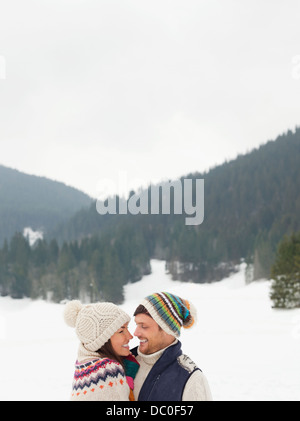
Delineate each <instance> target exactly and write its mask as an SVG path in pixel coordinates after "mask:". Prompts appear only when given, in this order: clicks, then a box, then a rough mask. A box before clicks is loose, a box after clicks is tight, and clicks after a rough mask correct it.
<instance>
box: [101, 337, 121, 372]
mask: <svg viewBox="0 0 300 421" xmlns="http://www.w3.org/2000/svg"><path fill="white" fill-rule="evenodd" d="M97 352H98V354H99V355H100V357H102V358H109V359H110V360H114V361H117V362H118V363H120V364H121V365H122V367H123V368H125V367H124V362H123V359H122V357H121V356H120V355H118V354H116V352H115V350H114V349H113V347H112V344H111V340H110V339H109V340H108V342H106V343H105V344H104V345H103V346H102V347H101V348H100V349H98V351H97Z"/></svg>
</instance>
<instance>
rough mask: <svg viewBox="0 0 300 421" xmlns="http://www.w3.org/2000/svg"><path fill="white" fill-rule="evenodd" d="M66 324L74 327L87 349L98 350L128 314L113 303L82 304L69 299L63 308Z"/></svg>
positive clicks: (127, 319)
mask: <svg viewBox="0 0 300 421" xmlns="http://www.w3.org/2000/svg"><path fill="white" fill-rule="evenodd" d="M64 319H65V322H66V323H67V325H68V326H70V327H75V328H76V334H77V336H78V339H79V340H80V342H81V343H82V344H83V346H84V348H85V349H87V350H88V351H92V352H95V351H98V349H100V348H101V347H102V346H103V345H104V344H105V343H106V342H107V341H108V340H109V339H110V337H111V336H112V335H113V334H114V333H116V331H117V330H118V329H120V327H122V326H123V325H124V324H125V323H127V322H129V321H130V316H129V315H128V314H127V313H125V311H123V310H121V309H120V308H119V307H118V306H116V305H115V304H113V303H95V304H87V305H83V304H81V302H80V301H78V300H73V301H70V302H69V303H67V304H66V306H65V309H64Z"/></svg>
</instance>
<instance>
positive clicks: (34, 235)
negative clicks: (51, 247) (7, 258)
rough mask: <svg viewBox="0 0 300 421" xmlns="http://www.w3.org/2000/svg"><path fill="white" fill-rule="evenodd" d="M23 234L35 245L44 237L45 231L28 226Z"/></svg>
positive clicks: (31, 244)
mask: <svg viewBox="0 0 300 421" xmlns="http://www.w3.org/2000/svg"><path fill="white" fill-rule="evenodd" d="M23 236H24V237H25V238H27V239H28V242H29V245H30V246H33V245H34V244H35V243H36V242H37V241H38V240H42V239H43V232H42V231H34V230H33V229H32V228H30V227H27V228H24V230H23Z"/></svg>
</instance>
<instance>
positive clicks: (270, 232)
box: [0, 128, 300, 303]
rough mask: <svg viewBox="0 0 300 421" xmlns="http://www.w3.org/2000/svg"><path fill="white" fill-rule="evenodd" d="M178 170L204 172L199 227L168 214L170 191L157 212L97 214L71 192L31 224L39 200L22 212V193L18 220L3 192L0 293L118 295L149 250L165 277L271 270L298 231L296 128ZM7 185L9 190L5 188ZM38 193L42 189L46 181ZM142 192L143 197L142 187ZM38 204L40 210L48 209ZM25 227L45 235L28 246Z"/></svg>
mask: <svg viewBox="0 0 300 421" xmlns="http://www.w3.org/2000/svg"><path fill="white" fill-rule="evenodd" d="M0 168H1V167H0ZM0 175H1V174H0ZM18 176H21V175H20V174H18ZM186 178H189V179H192V180H193V182H194V185H195V181H196V180H197V179H204V192H205V195H204V208H205V215H204V221H203V223H202V224H200V225H195V226H187V225H185V222H184V221H185V216H186V215H184V214H182V215H177V214H175V212H174V211H173V205H174V200H175V197H174V195H173V194H172V191H171V195H170V200H171V212H170V214H163V213H162V212H160V213H159V214H157V215H151V214H148V215H142V214H138V215H130V214H128V215H119V214H116V215H109V214H106V215H100V214H99V213H98V212H97V209H96V203H95V200H91V199H90V198H87V197H83V196H81V197H80V200H78V196H77V194H78V192H76V196H77V197H76V199H75V202H76V203H75V202H74V201H73V202H72V204H71V206H70V204H69V208H68V211H66V210H64V211H63V214H64V218H62V217H57V218H56V217H54V218H50V219H51V224H50V223H47V222H45V223H44V225H43V224H42V225H41V223H40V225H37V224H35V225H33V223H32V224H31V221H33V220H34V215H35V213H34V212H35V211H36V209H37V208H38V205H37V204H35V205H34V202H30V203H31V205H32V208H30V209H29V210H28V206H29V205H28V201H27V202H26V201H25V202H26V206H25V205H24V208H22V203H19V207H18V212H19V215H23V219H22V221H21V223H19V225H17V224H16V223H15V221H14V220H13V217H12V215H14V211H13V207H11V208H9V201H6V199H5V196H2V198H3V200H4V201H5V206H4V205H3V204H2V206H0V213H1V211H2V213H1V225H0V228H1V226H2V231H0V240H1V247H2V248H0V293H1V295H11V296H12V297H15V298H21V297H23V296H30V297H33V298H37V297H42V298H45V299H51V300H53V301H56V302H59V301H61V300H64V299H72V298H77V297H78V298H81V299H83V300H85V301H90V300H92V301H95V300H103V299H104V300H110V301H113V302H116V303H121V302H122V300H123V286H124V285H125V284H126V283H128V282H135V281H137V280H139V279H140V278H141V277H142V276H143V275H145V274H147V273H150V271H151V267H150V260H151V259H152V258H158V259H163V260H165V261H166V265H167V269H168V270H169V272H170V273H171V274H172V275H173V278H174V279H180V280H183V281H193V282H213V281H218V280H220V279H222V278H223V277H224V276H226V275H228V274H229V273H231V272H233V271H234V270H235V269H236V266H237V264H239V263H240V261H241V259H244V260H245V261H246V262H247V264H248V267H249V268H251V271H249V272H251V273H252V275H251V279H250V280H251V281H253V280H256V279H260V278H270V277H271V268H272V266H273V264H274V261H275V259H276V256H277V251H278V247H279V244H280V243H281V241H282V239H283V238H284V236H291V235H293V234H294V233H297V232H298V231H300V218H299V215H300V128H296V129H295V130H294V131H291V130H289V131H288V132H286V133H284V134H282V135H280V136H278V137H277V139H275V140H270V141H268V142H267V143H265V144H263V145H261V146H260V147H259V148H257V149H254V150H252V151H251V152H249V153H247V154H245V155H240V156H238V157H237V158H236V159H233V160H231V161H229V162H224V163H223V164H222V165H218V166H216V167H214V168H211V169H210V170H208V171H207V172H204V173H192V174H187V175H185V176H183V177H182V180H184V179H186ZM4 179H5V177H4V178H2V179H1V181H0V184H1V183H2V184H5V183H4V181H5V180H4ZM3 180H4V181H3ZM26 188H27V187H26V186H25V187H23V194H24V195H25V196H26V194H27V193H26V192H27V190H26ZM60 188H62V186H60ZM2 190H3V189H2ZM7 191H9V197H11V198H12V197H14V189H13V188H12V187H11V188H10V189H8V190H7ZM62 191H63V190H62ZM72 193H74V191H73V192H72ZM133 194H135V192H131V193H130V195H129V197H128V200H129V199H130V197H131V196H132V195H133ZM43 195H44V196H43V197H45V196H47V188H45V186H44V192H43ZM62 195H63V193H62ZM36 196H37V197H38V196H39V193H38V192H36ZM41 197H42V196H41ZM148 197H149V202H151V195H150V186H149V189H148ZM73 199H74V197H73ZM73 199H72V200H73ZM82 199H83V201H84V203H85V204H84V203H82V201H81V200H82ZM11 200H12V199H11ZM86 200H87V202H85V201H86ZM42 202H44V206H46V208H45V209H44V211H45V212H46V214H47V212H48V214H51V213H53V212H54V211H55V209H56V208H57V206H56V205H55V204H54V203H50V202H48V203H47V202H45V200H43V201H42ZM54 202H55V200H54ZM61 202H62V203H63V201H62V200H61ZM66 202H67V200H66ZM38 203H40V201H38ZM3 208H5V212H4V211H3ZM71 208H72V209H73V212H71ZM10 212H11V215H10ZM60 212H61V211H60ZM7 215H8V216H7ZM26 215H29V216H30V218H33V219H30V218H29V217H28V218H27V217H26ZM55 219H56V221H55V223H54V220H55ZM9 221H11V223H10V222H9ZM14 224H15V225H14ZM6 225H9V227H10V230H9V231H5V229H4V227H5V226H6ZM25 226H32V227H33V228H38V227H40V226H43V232H44V239H43V240H39V241H38V242H36V243H35V244H34V246H30V245H29V243H28V241H27V240H26V239H25V238H24V237H23V235H22V229H23V228H24V227H25ZM14 227H15V229H14ZM12 232H13V234H12ZM4 234H5V235H4Z"/></svg>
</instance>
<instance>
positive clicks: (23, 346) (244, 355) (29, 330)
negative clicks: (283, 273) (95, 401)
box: [0, 260, 300, 401]
mask: <svg viewBox="0 0 300 421" xmlns="http://www.w3.org/2000/svg"><path fill="white" fill-rule="evenodd" d="M244 269H245V268H244V266H243V265H241V270H240V272H238V273H237V274H235V275H233V276H231V277H229V278H228V279H224V280H223V281H221V282H218V283H213V284H204V285H201V284H191V283H182V282H177V281H176V282H174V281H172V280H171V278H170V276H169V275H168V274H166V273H165V270H164V262H160V261H155V260H154V261H152V274H151V275H149V276H146V277H144V278H143V279H142V280H141V281H140V282H137V283H135V284H129V285H127V286H126V287H125V302H124V304H123V305H122V308H123V309H124V310H126V311H127V312H128V313H129V314H132V313H133V311H134V309H135V308H136V306H137V305H138V304H139V300H140V299H141V298H143V297H144V296H146V295H148V294H151V293H153V292H158V291H168V292H172V293H174V294H176V295H179V296H181V297H183V298H187V299H190V300H191V301H192V302H193V304H194V305H195V306H196V308H197V310H198V324H197V325H196V326H195V327H193V328H192V329H190V330H188V331H184V332H183V333H182V336H181V342H182V344H183V350H184V352H185V353H186V354H188V355H189V356H190V357H191V358H192V359H193V360H194V361H195V362H196V363H197V364H198V366H199V367H200V368H201V369H202V371H203V372H204V373H205V375H206V377H207V379H208V381H209V384H210V387H211V391H212V395H213V398H214V400H222V401H232V400H252V401H259V400H287V401H288V400H290V401H300V309H296V310H274V309H272V308H271V302H270V300H269V282H268V281H264V280H262V281H259V282H255V283H252V284H250V285H245V282H244ZM62 313H63V305H60V304H53V303H46V302H43V301H31V300H29V299H24V300H12V299H11V298H7V297H5V298H4V297H0V357H1V363H2V364H1V382H0V400H10V401H11V400H68V399H69V394H70V387H71V383H72V376H73V368H74V362H75V359H76V354H77V344H78V342H77V339H76V337H75V332H74V330H73V329H71V328H69V327H68V326H66V325H65V324H64V321H63V317H62ZM134 326H135V325H134V321H133V320H132V322H131V323H130V327H131V331H132V332H133V331H134ZM131 344H132V346H135V345H136V344H137V340H136V339H133V340H132V343H131Z"/></svg>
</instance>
